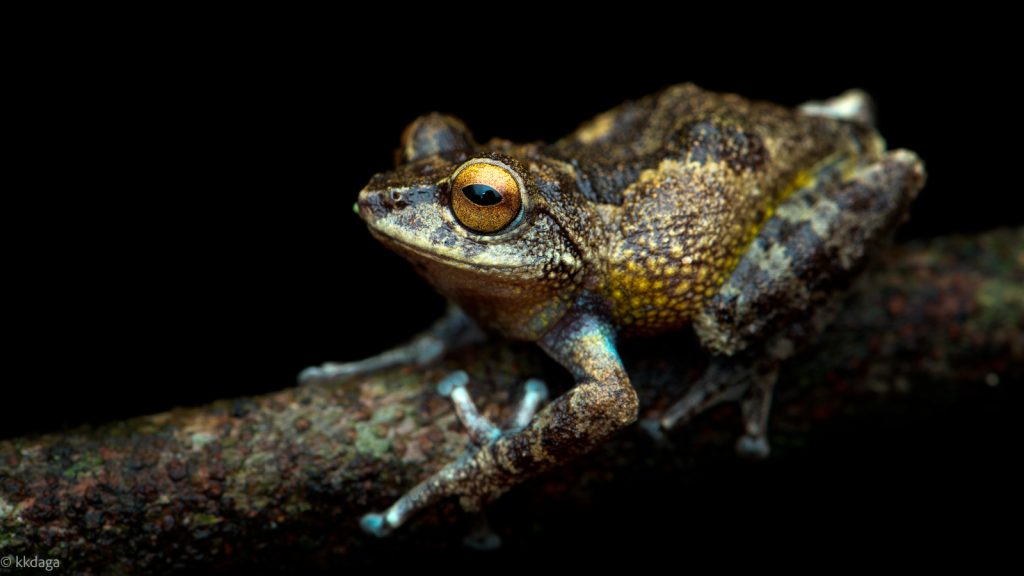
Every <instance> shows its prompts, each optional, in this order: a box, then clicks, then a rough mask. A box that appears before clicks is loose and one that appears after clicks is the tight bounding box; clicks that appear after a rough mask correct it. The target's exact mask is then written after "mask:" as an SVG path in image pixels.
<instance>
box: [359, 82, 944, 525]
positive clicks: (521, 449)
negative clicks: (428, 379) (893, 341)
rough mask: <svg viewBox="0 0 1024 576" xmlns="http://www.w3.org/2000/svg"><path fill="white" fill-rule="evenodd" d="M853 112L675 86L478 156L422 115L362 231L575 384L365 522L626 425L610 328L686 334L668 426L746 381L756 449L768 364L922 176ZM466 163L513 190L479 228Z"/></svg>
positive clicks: (375, 194)
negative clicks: (481, 161) (500, 216)
mask: <svg viewBox="0 0 1024 576" xmlns="http://www.w3.org/2000/svg"><path fill="white" fill-rule="evenodd" d="M851 98H852V99H854V100H855V97H852V96H848V97H847V101H849V100H850V99H851ZM822 111H824V113H823V112H822ZM835 115H838V116H842V114H839V113H837V114H835ZM866 117H867V116H866V115H864V114H860V115H858V116H857V118H860V120H857V119H851V120H843V119H842V118H835V117H830V108H829V107H828V105H827V104H825V105H818V107H817V108H815V111H812V110H811V109H810V108H808V109H804V110H801V109H789V108H783V107H780V106H776V105H773V104H768V103H763V102H751V101H748V100H745V99H743V98H740V97H738V96H735V95H721V94H713V93H709V92H706V91H703V90H701V89H699V88H697V87H695V86H693V85H680V86H673V87H670V88H668V89H666V90H664V91H662V92H659V93H657V94H654V95H651V96H648V97H646V98H643V99H641V100H638V101H636V102H631V103H626V104H623V105H622V106H620V107H618V108H615V109H613V110H611V111H609V112H606V113H604V114H601V115H599V116H598V117H597V118H595V119H594V120H592V121H590V122H588V123H586V124H584V125H583V126H582V127H580V128H579V129H578V130H576V131H575V132H574V133H572V134H570V135H569V136H568V137H566V138H564V139H562V140H560V141H558V142H556V143H554V144H551V145H544V144H539V143H533V144H515V143H511V142H507V141H504V140H493V141H491V142H488V143H486V144H484V145H478V144H476V143H475V141H474V139H473V137H472V136H471V135H470V133H469V132H468V130H467V129H466V127H465V125H463V124H462V123H461V122H460V121H458V120H457V119H454V118H452V117H450V116H444V115H440V114H431V115H427V116H424V117H422V118H420V119H418V120H417V121H415V122H414V123H413V124H412V125H410V127H409V128H408V129H407V130H406V132H405V133H404V134H403V139H402V146H401V148H400V150H399V153H398V159H399V161H400V164H399V165H398V166H397V168H396V169H395V170H394V171H392V172H388V173H384V174H378V175H376V176H374V177H373V179H371V181H370V183H369V184H368V185H367V187H366V188H365V189H364V190H363V191H362V192H361V194H360V197H359V213H360V215H361V216H362V217H363V218H364V220H366V222H367V224H368V226H369V228H370V231H371V232H372V233H373V234H374V236H376V237H377V238H378V239H380V240H381V241H382V242H384V243H385V244H386V245H388V246H389V247H391V248H392V249H393V250H395V251H397V252H399V253H401V254H402V255H404V256H405V257H407V258H408V259H409V260H410V261H411V262H412V263H413V265H414V266H416V267H417V269H418V270H419V271H420V272H421V273H422V274H423V275H424V276H425V277H426V278H427V279H428V280H429V281H430V282H431V283H432V284H433V285H434V286H435V287H436V288H437V289H438V290H439V291H440V292H441V293H443V294H444V295H445V296H446V297H448V299H449V300H450V301H451V302H453V303H454V304H456V305H457V306H458V307H459V308H461V309H462V310H464V311H465V313H466V314H467V315H468V316H469V317H470V318H472V319H474V320H475V321H476V323H477V324H478V325H479V326H480V327H482V328H484V329H485V330H491V331H497V332H500V333H502V334H504V335H505V336H508V337H511V338H518V339H525V340H532V341H536V342H538V344H539V345H540V346H541V347H542V348H543V349H544V350H545V351H547V352H548V353H549V354H550V355H551V356H552V357H553V358H554V359H556V360H557V361H559V362H560V363H562V364H563V365H564V366H565V367H566V368H567V369H568V370H569V371H570V372H572V374H573V375H574V377H575V379H576V386H575V387H574V388H573V389H572V390H570V391H569V392H567V393H566V394H564V395H562V396H561V397H559V398H556V399H555V400H554V401H553V402H552V403H550V404H549V405H547V406H546V407H545V408H544V409H542V410H541V411H540V412H539V413H538V414H537V415H536V416H535V417H534V418H533V420H532V421H530V423H529V425H527V426H525V427H523V428H521V429H516V430H510V431H506V432H505V433H501V434H498V435H496V437H495V439H494V440H492V441H490V442H485V443H482V445H480V446H479V447H478V448H477V449H475V450H474V451H471V453H469V454H468V455H467V456H466V457H465V458H463V459H460V460H459V461H457V462H455V463H452V464H450V465H449V466H448V467H446V468H445V469H444V470H443V471H442V472H440V473H438V474H437V475H436V476H434V477H432V478H430V479H428V480H426V481H425V482H424V483H423V484H421V485H420V486H418V487H416V488H415V489H414V490H413V491H411V492H410V493H409V494H407V495H406V496H405V497H403V498H402V499H401V500H400V501H399V502H397V503H396V504H395V505H394V506H392V507H391V509H389V510H388V511H387V512H386V513H384V514H380V515H376V514H375V515H369V516H368V517H367V519H366V520H365V521H364V527H365V528H367V529H368V530H370V531H371V532H374V533H377V534H384V533H387V532H388V531H389V530H391V529H393V528H394V527H396V526H398V525H399V524H401V523H402V522H404V521H405V519H406V518H408V517H409V515H410V514H412V513H413V512H414V511H415V510H417V509H420V508H422V507H423V506H426V505H428V504H430V503H431V502H434V501H436V500H437V499H438V498H441V497H445V496H452V495H454V496H459V497H460V498H461V499H462V502H463V504H464V505H465V506H466V507H467V508H478V507H479V506H481V505H482V504H483V503H486V502H487V501H489V500H491V499H493V498H494V497H496V496H497V495H499V494H501V493H502V492H503V491H505V490H506V489H507V488H509V487H510V486H512V485H514V484H516V483H518V482H520V481H522V480H523V479H525V478H527V477H529V476H531V475H533V474H536V473H538V472H541V471H543V470H545V469H547V468H549V467H551V466H554V465H556V464H558V463H560V462H563V461H565V460H566V459H568V458H570V457H573V456H575V455H578V454H580V453H583V452H585V451H587V450H589V449H591V448H592V447H594V446H595V445H596V444H597V443H599V442H601V441H602V440H604V439H605V438H607V437H608V436H609V435H611V434H613V433H614V432H615V431H616V430H619V429H621V428H622V427H624V426H626V425H628V424H630V423H631V422H633V421H634V420H635V419H636V415H637V409H638V407H637V399H636V394H635V392H634V391H633V389H632V387H631V385H630V383H629V378H628V375H627V374H626V372H625V370H624V368H623V366H622V363H621V361H620V360H619V357H618V354H617V352H616V348H615V342H616V339H617V338H618V337H620V336H623V335H632V334H651V333H655V332H659V331H663V330H668V329H676V328H683V327H686V326H689V325H692V326H693V327H694V328H695V329H696V331H697V333H698V335H699V336H700V338H701V340H702V342H703V343H705V345H706V346H707V347H708V348H709V349H710V350H711V351H712V352H714V353H715V354H716V358H715V359H714V360H713V362H712V366H713V367H716V368H715V369H714V370H712V371H711V372H713V373H714V374H713V375H712V376H708V377H707V378H705V379H704V381H702V382H698V383H697V385H695V387H694V392H693V394H694V395H695V396H694V397H693V398H689V399H688V400H687V401H685V402H682V403H681V404H684V405H683V406H682V407H681V408H676V409H674V410H675V412H674V417H673V418H674V419H673V420H672V421H673V422H674V421H679V420H685V419H686V418H688V417H690V416H692V415H693V414H694V413H695V410H696V408H694V407H697V408H699V407H702V406H707V405H710V404H713V403H714V402H715V401H718V400H720V399H723V398H726V396H728V397H729V398H732V399H735V398H736V397H737V395H738V394H737V391H739V395H742V393H743V392H744V390H746V389H747V388H749V389H750V391H749V393H748V394H747V398H746V400H745V402H744V414H745V416H746V419H747V424H748V425H747V436H745V437H744V440H743V441H741V446H740V447H741V449H744V446H746V450H747V451H749V452H752V453H755V454H761V455H764V454H766V453H767V448H766V444H765V441H764V426H765V422H766V418H767V409H768V405H769V402H770V398H771V386H772V385H773V384H774V373H775V371H776V367H777V362H778V361H781V360H782V359H784V358H785V357H787V356H788V355H790V354H791V353H792V351H793V349H795V348H796V347H798V346H799V344H800V343H801V342H803V341H806V340H807V339H808V337H809V336H811V335H813V333H815V330H818V329H820V327H821V326H823V325H824V324H825V323H826V322H827V316H828V315H827V313H826V312H827V311H828V309H829V308H830V307H829V306H828V304H829V302H830V301H831V300H832V299H833V295H834V294H836V293H837V292H839V291H840V290H841V289H842V288H843V287H845V286H847V285H848V284H849V283H850V282H851V281H852V280H853V279H854V278H855V276H856V274H857V273H858V272H859V271H860V270H861V269H862V268H863V267H864V265H865V263H866V262H867V260H868V257H869V256H870V254H871V253H872V252H873V251H874V249H875V247H876V246H877V245H878V244H879V243H881V242H883V241H884V240H885V238H887V237H888V236H889V235H890V233H891V231H892V230H893V229H894V228H895V227H896V226H897V225H898V224H899V222H900V221H902V219H903V218H904V217H905V214H906V209H907V207H908V206H909V204H910V202H911V200H912V199H913V197H914V195H915V194H916V193H917V191H918V190H919V189H920V188H921V186H922V185H923V180H924V173H923V168H922V166H921V163H920V161H919V160H918V159H917V158H916V156H914V155H913V153H911V152H906V151H896V152H888V153H887V152H885V146H884V143H883V141H882V139H881V138H880V137H879V136H878V134H877V133H876V132H875V130H874V129H873V128H872V127H871V126H870V125H868V124H867V123H865V122H864V121H863V119H864V118H866ZM851 118H853V116H851ZM475 158H488V159H491V160H492V161H497V162H500V163H503V164H504V165H505V166H508V167H509V168H510V169H511V170H512V171H514V172H515V174H516V175H517V176H518V177H519V178H520V179H521V180H522V182H523V183H524V184H525V187H526V189H525V190H523V191H522V201H523V210H522V213H521V216H520V217H519V218H518V219H516V220H515V221H514V222H513V223H512V224H510V225H509V226H508V227H507V228H506V229H503V230H500V231H498V232H497V233H494V234H478V233H475V232H473V231H472V230H468V229H467V228H466V227H464V226H462V225H461V224H460V223H459V221H458V220H457V219H456V218H454V216H453V215H452V210H451V194H453V191H452V190H451V189H450V188H451V186H450V183H451V178H452V176H453V174H454V173H455V171H456V170H457V169H458V167H459V166H461V165H462V164H463V163H464V162H467V161H469V160H472V159H475ZM740 352H742V354H740ZM729 356H734V359H735V361H734V362H732V363H731V364H730V363H729V362H730V361H729V360H728V357H729ZM765 358H767V360H764V359H765ZM723 375H727V376H723ZM723 390H725V391H728V392H729V394H727V395H724V394H722V391H723ZM466 397H467V396H465V395H463V397H462V401H463V402H465V401H467V400H465V398H466ZM664 424H665V425H666V426H668V425H669V424H670V422H668V421H666V422H664Z"/></svg>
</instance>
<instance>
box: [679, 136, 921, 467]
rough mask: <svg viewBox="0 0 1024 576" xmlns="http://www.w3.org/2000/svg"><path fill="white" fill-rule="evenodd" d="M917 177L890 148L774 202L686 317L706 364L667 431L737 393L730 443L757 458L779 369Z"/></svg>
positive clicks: (880, 238)
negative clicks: (738, 411)
mask: <svg viewBox="0 0 1024 576" xmlns="http://www.w3.org/2000/svg"><path fill="white" fill-rule="evenodd" d="M923 183H924V170H923V167H922V165H921V162H920V160H919V159H918V158H917V157H916V156H915V155H914V154H913V153H911V152H908V151H904V150H897V151H893V152H889V153H887V154H885V155H884V156H883V157H882V158H881V159H880V160H878V161H877V162H874V163H872V164H868V165H865V166H863V167H861V168H859V169H857V171H856V172H855V173H854V174H853V175H852V176H850V177H848V178H845V179H844V178H843V174H842V173H841V172H840V171H838V170H835V171H829V170H824V171H822V172H821V173H820V174H819V175H818V177H817V178H816V180H815V182H814V183H812V185H810V186H808V187H806V188H804V189H801V190H798V191H797V192H794V194H793V195H792V196H791V197H790V198H789V199H787V200H786V201H785V202H784V203H783V204H781V205H780V206H779V207H778V209H777V210H776V213H775V215H774V216H773V217H772V218H771V219H770V220H769V221H768V222H767V223H766V224H765V226H764V228H763V229H762V230H761V232H760V234H759V235H758V237H757V238H756V239H755V240H754V242H753V243H752V245H751V246H750V248H749V249H748V250H747V252H746V254H745V255H744V257H743V258H742V259H741V260H740V262H739V264H738V265H737V266H736V268H735V270H734V271H733V273H732V275H731V276H730V278H729V279H728V280H727V281H726V283H725V285H723V286H722V288H721V289H720V290H719V292H718V293H717V294H716V295H715V296H714V297H713V298H712V299H711V301H710V302H709V303H708V304H707V305H706V306H705V308H704V309H703V311H702V312H701V313H700V314H699V315H698V317H697V318H696V319H695V322H694V327H695V329H696V331H697V333H698V335H699V336H700V339H701V342H702V343H703V344H704V345H705V346H707V347H708V348H710V349H711V351H712V352H713V353H714V354H715V356H714V357H713V358H712V362H711V369H709V370H708V372H707V373H706V374H705V375H704V376H703V377H702V378H701V379H699V380H698V381H697V382H696V383H695V384H694V386H693V387H691V389H690V390H689V391H688V393H687V395H686V396H685V397H684V398H683V399H682V400H680V402H679V403H677V404H676V405H675V406H673V407H672V408H670V409H669V410H668V411H667V412H666V413H665V414H664V415H663V416H662V418H661V422H660V423H661V425H662V426H663V427H665V428H672V427H673V426H675V425H677V424H680V423H683V422H686V421H687V420H689V419H690V418H692V417H693V416H695V415H696V414H698V413H700V412H701V411H702V410H705V409H707V408H709V407H711V406H713V405H715V404H717V403H719V402H722V401H726V400H736V399H741V400H742V404H741V406H742V408H743V414H744V419H745V430H746V434H745V435H744V436H743V437H742V438H741V439H740V442H739V443H738V444H737V448H738V450H739V451H740V453H741V454H743V455H747V456H765V455H767V453H768V443H767V440H766V438H765V430H766V424H767V414H768V407H769V405H770V402H771V396H772V390H773V387H774V384H775V379H776V375H777V372H778V368H779V366H780V365H781V363H782V362H783V361H784V360H786V359H787V358H788V357H790V356H791V355H792V354H793V353H794V352H795V351H796V350H798V349H799V348H801V347H802V346H804V345H805V344H807V343H808V342H809V341H811V340H813V338H814V337H815V336H817V335H818V334H819V333H820V332H821V331H822V330H823V329H824V328H825V326H827V324H828V322H829V321H830V320H831V317H832V316H833V312H834V310H835V307H836V306H835V304H836V299H837V297H838V296H839V295H841V294H842V292H843V290H844V289H845V288H846V287H848V286H849V285H850V284H851V283H852V282H853V280H854V279H855V278H856V277H857V275H858V274H859V273H860V272H861V271H862V270H863V269H864V267H865V266H866V265H867V263H868V261H869V259H870V257H871V256H872V255H873V254H874V253H875V252H877V248H878V247H879V245H880V244H882V243H884V242H886V241H887V240H888V239H889V237H890V236H891V233H892V232H893V230H895V228H896V227H897V226H898V225H899V224H900V222H902V221H903V220H904V218H905V217H906V212H907V209H908V208H909V206H910V203H911V201H912V200H913V198H914V197H915V196H916V194H917V192H918V190H920V188H921V186H922V185H923Z"/></svg>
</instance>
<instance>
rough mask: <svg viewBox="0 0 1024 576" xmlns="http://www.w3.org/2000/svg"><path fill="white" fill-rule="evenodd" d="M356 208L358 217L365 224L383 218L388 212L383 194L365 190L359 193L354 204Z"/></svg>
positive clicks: (377, 191)
mask: <svg viewBox="0 0 1024 576" xmlns="http://www.w3.org/2000/svg"><path fill="white" fill-rule="evenodd" d="M356 207H357V210H356V211H357V213H358V214H359V217H360V218H362V219H363V220H364V221H366V222H373V221H374V220H376V219H378V218H383V217H384V216H386V215H387V213H388V210H389V207H388V205H387V202H386V200H385V196H384V192H381V191H379V190H368V189H365V188H364V189H363V190H362V191H360V192H359V201H358V202H356Z"/></svg>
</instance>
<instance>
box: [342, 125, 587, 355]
mask: <svg viewBox="0 0 1024 576" xmlns="http://www.w3.org/2000/svg"><path fill="white" fill-rule="evenodd" d="M358 210H359V215H360V216H361V217H362V218H363V220H365V221H366V223H367V225H368V226H369V228H370V231H371V232H372V233H373V235H374V236H375V237H376V238H377V239H378V240H380V241H381V242H383V243H384V244H386V245H387V246H388V247H390V248H391V249H392V250H394V251H396V252H398V253H400V254H402V255H403V256H404V257H406V258H407V259H409V260H410V261H411V262H412V263H413V265H415V266H416V268H417V269H418V270H419V271H420V273H421V274H423V275H424V276H425V277H426V278H427V279H428V280H430V281H431V283H433V284H434V285H435V286H436V287H437V288H438V290H440V291H441V292H442V293H443V294H444V295H446V296H447V297H448V298H450V299H452V300H453V301H455V302H456V303H458V304H459V305H460V306H462V308H463V309H464V310H466V311H467V312H469V313H470V314H472V315H474V316H476V317H477V318H478V319H479V320H480V321H481V324H483V325H485V326H489V327H493V328H496V329H499V330H501V331H503V332H505V333H506V334H510V335H512V336H518V337H521V338H527V339H533V338H536V337H539V336H540V335H541V334H543V333H544V332H546V331H547V329H548V328H550V327H551V326H552V325H553V323H554V322H555V321H556V320H557V319H558V318H560V317H561V315H562V314H563V313H564V311H565V310H566V309H567V307H568V306H569V305H570V304H571V303H572V302H573V301H574V300H575V298H576V296H577V294H578V293H579V290H580V288H581V286H582V285H583V283H584V282H585V277H586V273H585V272H586V267H587V266H586V263H587V259H588V257H589V256H590V255H591V254H592V252H593V250H592V249H591V247H592V246H594V245H595V243H594V237H595V235H596V234H597V233H599V231H600V227H599V226H595V225H593V224H592V222H593V219H594V216H593V214H591V212H590V210H589V209H588V208H587V204H586V203H585V202H584V201H583V198H582V196H581V195H580V194H579V192H578V190H577V184H576V176H575V171H574V170H573V168H572V167H571V166H570V165H568V164H566V163H564V162H560V161H557V160H554V159H551V158H548V157H545V156H543V155H542V154H541V153H540V151H539V148H538V147H537V146H533V145H525V146H516V145H513V144H510V143H508V142H504V141H492V142H490V143H488V144H486V145H477V144H476V143H475V142H474V141H473V137H472V135H471V134H470V133H469V131H468V130H467V129H466V127H465V125H463V124H462V122H460V121H458V120H457V119H454V118H451V117H449V116H442V115H439V114H431V115H428V116H424V117H421V118H419V119H418V120H416V121H415V122H413V123H412V124H411V125H410V126H409V128H407V129H406V131H405V133H404V134H403V136H402V147H401V149H400V150H399V165H398V167H397V168H396V169H395V170H394V171H391V172H386V173H382V174H377V175H376V176H374V177H373V178H372V179H371V180H370V182H369V184H367V186H366V188H364V189H363V190H362V192H360V194H359V203H358Z"/></svg>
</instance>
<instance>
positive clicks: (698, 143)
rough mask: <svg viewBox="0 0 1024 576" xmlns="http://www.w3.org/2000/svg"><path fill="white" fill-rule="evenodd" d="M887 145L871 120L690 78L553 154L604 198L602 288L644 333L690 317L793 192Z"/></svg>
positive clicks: (587, 191)
mask: <svg viewBox="0 0 1024 576" xmlns="http://www.w3.org/2000/svg"><path fill="white" fill-rule="evenodd" d="M883 148H884V145H883V143H882V141H881V139H880V138H879V137H878V136H877V134H876V132H875V131H874V130H873V129H872V128H871V127H870V126H868V125H866V124H863V123H856V122H846V121H840V120H835V119H832V118H827V117H824V116H821V115H812V114H806V113H803V112H800V111H799V110H794V109H789V108H784V107H781V106H777V105H774V104H770V103H765V102H756V101H750V100H746V99H743V98H741V97H739V96H735V95H731V94H715V93H711V92H706V91H704V90H701V89H699V88H697V87H695V86H693V85H690V84H683V85H679V86H673V87H670V88H667V89H665V90H663V91H662V92H660V93H657V94H654V95H652V96H649V97H647V98H644V99H641V100H638V101H636V102H630V103H627V104H624V105H622V106H620V107H618V108H615V109H613V110H611V111H609V112H606V113H604V114H602V115H599V116H598V117H596V118H595V119H593V120H592V121H590V122H588V123H587V124H584V125H583V126H581V127H580V128H579V129H578V130H577V131H576V132H574V133H572V134H571V135H569V136H568V137H566V138H564V139H562V140H561V141H559V142H557V143H555V144H554V145H552V146H551V149H550V153H551V154H552V155H553V156H558V157H562V158H566V159H572V162H573V163H574V165H575V167H576V169H577V173H578V176H579V180H580V182H581V190H582V192H583V193H584V195H586V196H587V198H588V199H589V200H590V201H592V202H595V203H597V204H603V205H605V208H603V209H602V210H603V213H604V214H605V216H606V217H607V218H608V223H607V224H608V228H609V234H608V246H607V247H606V248H607V253H606V254H605V255H604V265H605V269H604V270H602V278H601V281H600V288H599V291H600V292H601V294H602V295H603V296H604V297H605V299H606V300H607V301H608V302H610V303H611V310H612V313H613V315H614V317H615V320H616V321H617V323H618V324H619V325H621V326H623V327H627V328H630V329H633V330H634V331H640V332H647V331H658V330H662V329H666V328H673V327H676V326H678V325H680V324H682V323H684V322H686V321H687V320H689V318H690V317H691V316H692V315H693V313H695V312H696V311H697V310H698V309H699V308H700V307H701V306H702V305H703V303H704V302H706V301H707V300H708V299H709V298H710V297H711V296H713V295H714V293H715V291H716V290H717V289H718V287H719V286H720V285H721V284H722V282H724V280H725V279H726V278H728V275H729V274H730V273H731V271H732V269H733V268H734V267H735V265H736V263H737V261H738V260H739V258H740V256H741V255H742V254H743V251H744V249H745V248H746V247H747V246H748V245H749V244H750V241H751V240H752V239H753V238H754V237H755V236H756V235H757V233H758V231H759V230H760V228H761V226H762V225H763V223H764V222H765V220H766V219H767V218H768V217H769V216H770V215H771V213H772V211H773V210H774V208H775V206H776V205H778V203H779V202H781V201H782V200H783V199H784V198H785V197H786V196H787V195H788V194H789V193H790V192H792V191H793V190H795V189H798V188H800V187H803V186H805V185H807V184H809V183H811V182H813V181H814V180H815V179H816V178H818V177H819V176H821V175H822V174H825V173H828V174H832V175H833V176H835V177H839V178H841V177H842V174H843V173H847V172H849V171H851V170H853V169H854V168H855V167H856V166H857V165H858V164H861V163H866V162H870V161H871V160H873V159H875V158H877V157H878V155H879V154H880V153H881V151H882V150H883Z"/></svg>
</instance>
